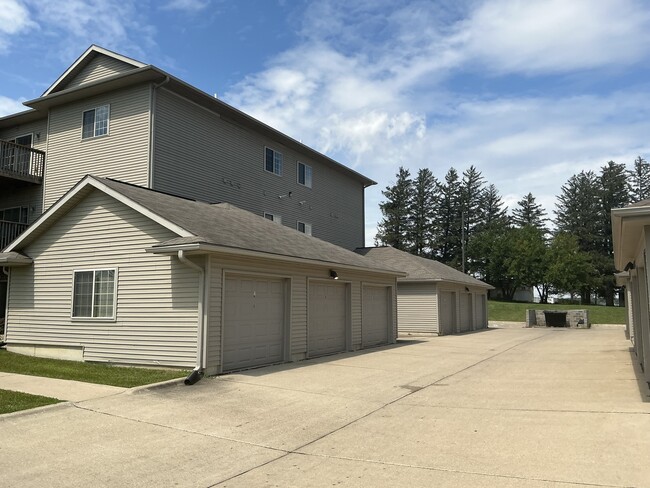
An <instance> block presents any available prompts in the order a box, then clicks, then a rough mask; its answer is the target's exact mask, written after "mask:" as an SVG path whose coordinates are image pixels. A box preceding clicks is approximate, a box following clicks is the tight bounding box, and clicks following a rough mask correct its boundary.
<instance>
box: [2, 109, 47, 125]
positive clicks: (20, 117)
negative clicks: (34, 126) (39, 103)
mask: <svg viewBox="0 0 650 488" xmlns="http://www.w3.org/2000/svg"><path fill="white" fill-rule="evenodd" d="M46 117H47V113H44V112H41V111H40V110H33V109H30V110H25V111H23V112H18V113H17V114H12V115H7V116H6V117H0V129H4V128H5V127H13V126H16V125H20V124H28V123H30V122H34V121H36V120H40V119H44V118H46Z"/></svg>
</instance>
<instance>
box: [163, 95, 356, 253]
mask: <svg viewBox="0 0 650 488" xmlns="http://www.w3.org/2000/svg"><path fill="white" fill-rule="evenodd" d="M155 100H156V107H155V113H154V119H155V122H154V163H153V174H152V187H153V188H154V189H156V190H161V191H165V192H168V193H172V194H175V195H180V196H185V197H189V198H194V199H197V200H203V201H208V202H212V203H216V202H228V203H232V204H233V205H236V206H238V207H240V208H243V209H245V210H248V211H251V212H253V213H255V214H257V215H263V213H264V212H268V213H272V214H276V215H280V216H281V217H282V224H283V225H286V226H288V227H292V228H294V229H295V228H296V225H297V222H298V221H300V222H305V223H308V224H311V225H312V235H313V236H314V237H318V238H320V239H323V240H325V241H328V242H332V243H334V244H337V245H339V246H341V247H344V248H347V249H354V248H355V247H359V246H363V245H364V221H363V218H364V188H363V185H362V183H361V182H359V181H357V180H355V179H353V178H351V177H349V176H347V175H346V174H345V173H343V172H341V171H338V170H336V169H334V168H332V167H331V166H329V165H326V164H321V163H319V162H316V161H314V160H311V159H309V158H306V157H303V156H302V155H300V154H298V153H296V152H295V151H293V150H290V149H288V148H286V147H284V146H283V145H281V144H279V143H277V142H275V141H273V140H269V139H266V138H263V137H262V136H260V135H257V134H255V133H254V132H252V131H251V130H250V129H247V128H244V127H242V126H239V125H237V124H235V123H232V122H229V121H226V120H224V119H222V118H220V116H219V115H218V114H216V113H214V112H211V111H209V110H207V109H204V108H201V107H199V106H197V105H196V104H194V103H191V102H189V101H187V100H186V99H184V98H181V97H179V96H177V95H175V94H173V93H171V92H170V91H168V90H165V89H158V90H157V91H156V97H155ZM266 146H268V147H270V148H272V149H274V150H276V151H279V152H281V153H282V155H283V171H282V176H277V175H275V174H273V173H269V172H267V171H265V170H264V148H265V147H266ZM298 161H300V162H302V163H304V164H307V165H309V166H311V167H312V171H313V176H312V179H313V184H312V188H307V187H305V186H303V185H300V184H298V182H297V162H298ZM290 192H291V196H289V193H290ZM280 196H282V198H280Z"/></svg>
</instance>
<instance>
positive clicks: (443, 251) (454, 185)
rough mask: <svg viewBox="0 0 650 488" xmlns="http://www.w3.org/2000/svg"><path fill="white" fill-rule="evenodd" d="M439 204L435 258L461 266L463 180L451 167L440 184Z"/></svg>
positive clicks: (437, 208) (437, 209)
mask: <svg viewBox="0 0 650 488" xmlns="http://www.w3.org/2000/svg"><path fill="white" fill-rule="evenodd" d="M438 188H439V191H438V194H439V198H438V204H437V205H436V220H435V225H436V228H437V229H438V240H437V241H436V243H435V245H434V253H433V255H434V259H438V260H439V261H442V262H443V263H445V264H447V265H449V266H452V267H456V268H458V267H459V264H460V259H459V258H460V249H461V247H460V237H461V205H462V201H461V182H460V180H459V178H458V172H457V171H456V170H455V169H454V168H449V171H447V174H446V175H445V181H444V183H439V184H438Z"/></svg>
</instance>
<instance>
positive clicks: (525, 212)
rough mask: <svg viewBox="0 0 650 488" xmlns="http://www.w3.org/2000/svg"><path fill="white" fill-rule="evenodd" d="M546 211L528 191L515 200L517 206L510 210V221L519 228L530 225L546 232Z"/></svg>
mask: <svg viewBox="0 0 650 488" xmlns="http://www.w3.org/2000/svg"><path fill="white" fill-rule="evenodd" d="M547 220H548V219H547V218H546V211H545V210H544V208H543V207H542V206H541V205H540V204H539V203H537V202H535V197H534V196H533V194H532V193H528V195H526V196H525V197H524V198H522V199H521V200H519V201H518V202H517V207H515V208H514V209H513V210H512V223H513V224H514V225H515V226H516V227H519V228H522V227H525V226H527V225H532V226H533V227H535V228H536V229H539V230H541V231H543V232H547V229H546V221H547Z"/></svg>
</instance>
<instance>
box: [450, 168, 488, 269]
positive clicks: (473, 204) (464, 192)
mask: <svg viewBox="0 0 650 488" xmlns="http://www.w3.org/2000/svg"><path fill="white" fill-rule="evenodd" d="M483 185H484V179H483V175H482V174H481V173H480V172H479V171H478V170H477V169H476V168H475V167H474V166H473V165H472V166H470V167H469V168H468V169H467V170H465V171H464V172H463V179H462V182H461V209H460V211H461V225H462V234H461V239H463V240H462V241H461V243H460V245H461V249H460V251H461V255H460V256H458V257H457V259H456V261H458V260H460V268H461V269H462V270H463V271H465V269H466V264H467V263H466V261H467V259H466V251H467V245H468V243H469V241H470V239H471V238H472V234H473V233H474V231H475V229H476V227H477V226H479V225H480V223H481V217H482V208H481V204H482V203H483V198H482V197H483V191H484V189H483Z"/></svg>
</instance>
